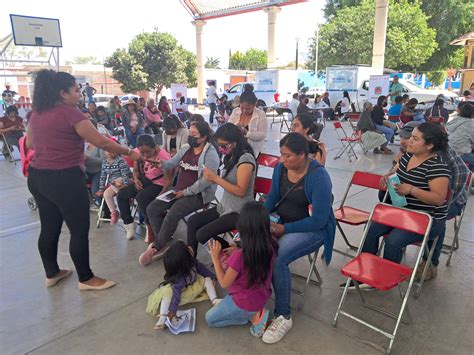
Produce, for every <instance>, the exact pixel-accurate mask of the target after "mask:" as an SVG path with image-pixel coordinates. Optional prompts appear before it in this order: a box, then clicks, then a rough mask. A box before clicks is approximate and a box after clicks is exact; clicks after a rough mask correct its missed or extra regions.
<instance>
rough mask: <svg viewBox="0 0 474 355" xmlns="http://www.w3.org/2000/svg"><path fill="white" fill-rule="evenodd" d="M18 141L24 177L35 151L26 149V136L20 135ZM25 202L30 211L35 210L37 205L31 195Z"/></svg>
mask: <svg viewBox="0 0 474 355" xmlns="http://www.w3.org/2000/svg"><path fill="white" fill-rule="evenodd" d="M19 143H20V158H21V169H22V172H23V175H24V176H25V177H28V167H29V166H30V164H31V161H32V160H33V156H34V155H35V151H34V150H33V149H28V147H27V146H26V137H21V138H20V141H19ZM27 204H28V207H29V208H30V209H31V210H32V211H36V210H37V209H38V205H37V204H36V201H35V199H34V198H33V197H30V198H28V201H27Z"/></svg>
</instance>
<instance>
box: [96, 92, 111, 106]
mask: <svg viewBox="0 0 474 355" xmlns="http://www.w3.org/2000/svg"><path fill="white" fill-rule="evenodd" d="M113 98H114V95H106V94H95V95H94V102H95V104H96V105H97V106H104V107H105V108H107V106H108V105H109V102H110V100H111V99H113Z"/></svg>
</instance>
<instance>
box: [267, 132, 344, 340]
mask: <svg viewBox="0 0 474 355" xmlns="http://www.w3.org/2000/svg"><path fill="white" fill-rule="evenodd" d="M280 153H281V160H280V161H281V163H279V164H278V165H277V166H276V167H275V169H274V171H273V177H272V187H271V190H270V194H269V195H268V198H267V199H266V200H265V206H266V207H267V209H268V211H269V212H276V213H278V215H279V221H278V223H272V225H271V230H272V234H273V236H274V237H276V238H277V239H278V246H279V249H278V255H277V257H276V259H275V263H274V265H273V277H272V284H273V290H274V291H275V312H274V318H273V321H272V323H271V324H270V326H269V327H268V329H267V330H266V331H265V333H264V334H263V338H262V340H263V342H265V343H267V344H273V343H276V342H278V341H280V340H281V339H282V338H283V336H284V335H285V334H286V333H287V332H288V331H289V330H290V329H291V327H292V325H293V321H292V319H291V310H290V297H291V273H290V268H289V264H290V263H292V262H293V261H295V260H297V259H299V258H301V257H303V256H305V255H308V254H310V253H312V252H314V251H316V250H318V249H319V248H320V247H321V246H322V245H324V259H325V261H326V263H327V264H329V262H330V261H331V256H332V247H333V244H334V236H335V231H336V222H335V218H334V214H333V212H332V206H331V205H332V195H331V190H332V184H331V179H330V178H329V174H328V172H327V171H326V169H325V168H324V167H323V166H322V165H321V164H319V163H318V162H317V161H316V160H311V159H309V157H308V153H309V149H308V143H307V140H306V139H305V138H304V137H303V136H302V135H301V134H298V133H289V134H288V135H286V136H285V137H284V138H283V139H282V140H281V141H280ZM310 205H312V206H313V212H312V214H311V215H310V214H309V210H308V208H309V206H310Z"/></svg>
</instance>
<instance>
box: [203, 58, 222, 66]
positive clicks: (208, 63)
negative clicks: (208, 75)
mask: <svg viewBox="0 0 474 355" xmlns="http://www.w3.org/2000/svg"><path fill="white" fill-rule="evenodd" d="M219 64H220V59H219V58H214V57H206V64H204V68H207V69H220V68H219Z"/></svg>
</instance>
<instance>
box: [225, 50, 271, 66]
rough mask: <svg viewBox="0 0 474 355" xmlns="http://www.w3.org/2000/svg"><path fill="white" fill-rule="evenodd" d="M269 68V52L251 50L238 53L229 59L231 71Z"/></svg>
mask: <svg viewBox="0 0 474 355" xmlns="http://www.w3.org/2000/svg"><path fill="white" fill-rule="evenodd" d="M266 67H267V51H265V50H260V49H256V48H250V49H249V50H248V51H246V52H245V53H242V52H240V51H236V52H234V53H232V54H231V56H230V59H229V69H246V70H262V69H265V68H266Z"/></svg>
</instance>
